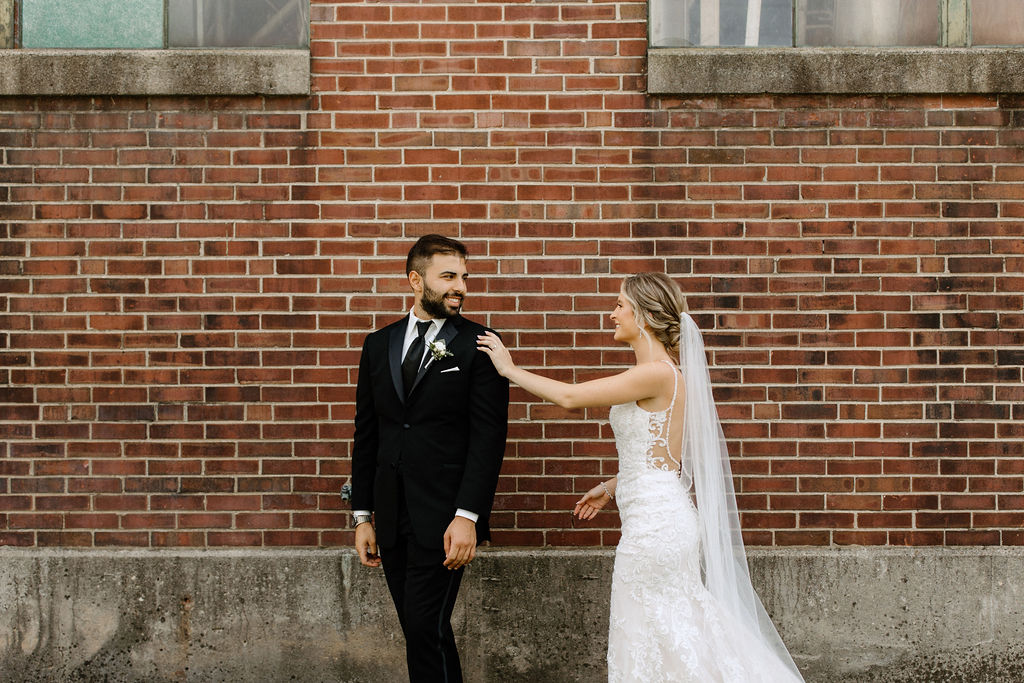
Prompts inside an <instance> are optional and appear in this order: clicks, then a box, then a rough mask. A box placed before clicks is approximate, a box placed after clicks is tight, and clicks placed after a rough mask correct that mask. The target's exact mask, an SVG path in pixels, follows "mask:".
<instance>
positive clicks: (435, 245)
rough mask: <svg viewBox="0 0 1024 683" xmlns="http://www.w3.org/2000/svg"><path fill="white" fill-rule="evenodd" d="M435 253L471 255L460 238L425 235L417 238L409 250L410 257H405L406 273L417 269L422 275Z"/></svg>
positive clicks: (463, 256)
mask: <svg viewBox="0 0 1024 683" xmlns="http://www.w3.org/2000/svg"><path fill="white" fill-rule="evenodd" d="M434 254H456V255H458V256H461V257H462V258H466V257H467V256H469V251H468V250H467V249H466V245H465V244H463V243H462V242H460V241H458V240H453V239H452V238H451V237H445V236H444V235H435V234H431V235H424V236H423V237H421V238H419V239H418V240H416V244H414V245H412V249H410V250H409V257H408V258H407V259H405V274H406V275H408V274H409V273H411V272H412V271H414V270H415V271H416V272H417V273H419V274H420V275H423V274H424V271H425V270H426V269H427V262H428V261H430V259H432V258H433V257H434Z"/></svg>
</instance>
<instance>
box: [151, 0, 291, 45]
mask: <svg viewBox="0 0 1024 683" xmlns="http://www.w3.org/2000/svg"><path fill="white" fill-rule="evenodd" d="M167 43H168V46H169V47H307V46H308V45H309V0H168V3H167Z"/></svg>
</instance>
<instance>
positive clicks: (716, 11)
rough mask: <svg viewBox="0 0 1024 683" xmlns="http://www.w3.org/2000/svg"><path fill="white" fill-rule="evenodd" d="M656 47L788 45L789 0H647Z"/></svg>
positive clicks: (791, 41) (790, 17)
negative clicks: (648, 1)
mask: <svg viewBox="0 0 1024 683" xmlns="http://www.w3.org/2000/svg"><path fill="white" fill-rule="evenodd" d="M650 12H651V17H650V24H651V26H650V32H651V44H652V45H654V46H656V47H686V46H693V45H702V46H739V45H748V46H758V45H760V46H786V47H788V46H791V45H792V44H793V39H792V35H793V11H792V0H651V3H650Z"/></svg>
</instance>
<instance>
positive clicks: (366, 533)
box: [356, 522, 380, 567]
mask: <svg viewBox="0 0 1024 683" xmlns="http://www.w3.org/2000/svg"><path fill="white" fill-rule="evenodd" d="M356 552H358V553H359V561H360V562H362V563H363V565H364V566H366V567H379V566H380V555H378V554H377V532H376V531H374V529H373V524H372V523H371V522H363V523H362V524H360V525H359V526H357V527H356Z"/></svg>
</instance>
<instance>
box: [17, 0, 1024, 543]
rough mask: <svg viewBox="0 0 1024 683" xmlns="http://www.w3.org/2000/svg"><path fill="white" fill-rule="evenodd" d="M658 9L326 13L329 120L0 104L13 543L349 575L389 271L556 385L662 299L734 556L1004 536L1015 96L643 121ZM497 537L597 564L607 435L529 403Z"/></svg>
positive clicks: (749, 102)
mask: <svg viewBox="0 0 1024 683" xmlns="http://www.w3.org/2000/svg"><path fill="white" fill-rule="evenodd" d="M645 16H646V6H645V5H644V4H643V3H642V2H626V1H617V2H607V3H583V2H551V3H526V2H508V3H503V4H489V3H483V2H481V3H444V2H440V3H430V4H425V3H424V4H420V3H408V2H393V3H386V4H381V3H376V2H365V3H364V2H351V3H332V2H318V1H316V0H314V3H313V6H312V17H313V44H312V52H313V72H314V78H313V94H312V96H311V97H310V98H308V99H304V98H299V99H282V98H222V99H218V98H198V99H179V98H134V99H133V98H105V97H97V98H91V99H80V98H79V99H74V98H3V99H0V148H2V152H0V153H2V165H0V200H2V201H0V219H2V222H0V234H2V236H3V241H2V243H0V253H2V255H3V257H2V258H3V260H2V264H0V273H2V280H0V434H2V446H0V544H7V545H28V546H31V545H38V546H50V545H61V546H111V545H125V546H181V545H185V546H225V545H250V546H251V545H268V546H283V545H310V546H313V545H323V546H334V545H345V544H348V543H349V542H350V539H351V537H350V531H348V530H347V515H346V514H344V512H343V509H344V506H343V504H342V503H341V501H340V499H339V497H338V495H337V490H338V487H339V486H340V485H341V484H342V483H343V482H344V481H345V480H346V479H347V476H348V472H349V461H348V459H347V455H348V451H349V446H350V438H351V434H352V425H351V419H352V416H353V398H354V382H355V366H356V363H357V360H358V354H359V347H360V343H361V341H362V338H363V336H364V335H365V334H366V332H367V331H368V330H370V329H372V328H373V327H376V326H379V325H382V324H384V323H386V322H389V321H391V320H393V319H395V318H396V317H397V316H398V315H400V314H401V313H402V312H403V311H404V310H406V309H407V307H408V306H409V305H410V298H409V296H408V294H407V289H406V286H405V285H404V283H403V278H402V277H401V271H402V270H403V265H404V255H405V252H406V250H407V249H408V246H409V244H410V243H411V241H412V240H413V239H414V238H415V237H416V236H418V235H419V234H422V233H424V232H429V231H440V232H445V233H447V234H450V235H454V236H458V237H460V238H462V239H463V240H465V241H466V242H467V243H468V244H469V246H470V249H471V251H472V258H471V261H470V268H471V271H472V273H473V284H472V290H471V293H470V297H469V298H468V301H467V315H470V316H473V317H476V318H478V319H482V320H484V321H486V322H488V323H489V324H491V325H493V326H495V327H497V328H499V329H501V330H503V331H504V332H505V333H506V335H507V338H508V339H509V340H510V341H511V342H512V345H513V346H515V347H516V348H517V351H516V356H517V358H518V360H519V361H520V362H521V363H523V364H525V365H527V366H543V367H545V368H546V369H547V371H548V372H549V373H550V374H552V375H554V376H558V377H560V378H565V379H571V378H575V379H587V378H591V377H596V376H599V375H601V374H602V373H605V372H608V371H610V370H612V369H614V368H616V367H619V366H622V365H624V364H626V363H627V362H628V361H629V358H630V354H629V353H628V351H627V350H624V349H622V348H616V347H615V346H614V343H613V342H612V341H611V329H610V325H609V324H608V321H607V316H606V314H607V313H608V312H609V311H610V309H611V306H612V304H613V301H614V296H615V292H616V291H617V289H618V285H619V280H620V278H621V277H622V275H624V274H628V273H632V272H636V271H641V270H648V269H652V270H665V271H667V272H669V273H670V274H672V275H673V276H674V277H676V278H677V280H678V281H679V282H680V284H681V285H682V286H683V287H684V289H685V290H686V291H687V292H688V293H689V294H690V297H689V303H690V307H691V310H692V311H693V312H694V314H695V317H696V318H697V320H698V322H699V323H700V324H701V326H702V327H703V328H704V329H705V330H707V336H706V339H707V343H708V347H709V350H710V353H711V357H712V360H713V363H714V370H713V374H714V380H715V383H716V386H715V391H716V396H717V398H718V400H719V405H720V412H721V415H722V417H723V419H724V421H725V423H726V424H725V428H726V432H727V435H728V437H729V438H730V443H731V448H732V454H733V457H734V459H733V468H734V472H735V473H736V475H737V490H738V491H740V494H741V495H740V498H741V501H740V505H741V507H742V508H743V510H744V511H745V512H744V514H743V520H744V524H745V526H746V529H747V532H748V541H749V542H751V543H756V544H778V545H790V544H810V545H827V544H849V543H861V544H869V545H870V544H939V545H941V544H947V545H957V544H993V545H998V544H1006V545H1010V544H1021V543H1024V532H1022V530H1021V527H1022V525H1024V460H1022V459H1021V458H1020V457H1019V456H1021V455H1022V454H1024V447H1022V446H1021V443H1022V437H1024V428H1022V427H1021V424H1022V423H1021V418H1022V417H1024V409H1022V399H1024V388H1022V383H1021V380H1022V376H1021V373H1022V366H1024V352H1022V351H1021V350H1020V346H1021V342H1022V341H1024V315H1022V313H1021V310H1022V307H1024V275H1022V271H1024V240H1022V232H1024V231H1022V228H1021V219H1022V217H1024V189H1022V187H1024V186H1022V184H1021V181H1022V180H1024V170H1022V169H1024V167H1022V164H1021V162H1022V161H1024V132H1022V130H1021V123H1022V122H1024V98H1022V97H1019V96H991V97H978V96H971V97H849V96H820V97H773V96H759V97H730V96H722V97H708V98H687V97H680V98H649V97H647V96H646V94H645V91H644V64H645V63H644V55H645V35H646V26H645ZM513 401H514V403H513V406H512V409H511V416H510V418H511V428H510V433H511V437H512V440H511V442H510V444H509V448H508V452H507V456H506V460H505V467H504V470H503V472H504V474H503V478H502V480H501V484H500V491H499V495H498V498H497V501H496V511H495V515H494V521H495V523H496V526H497V527H498V531H497V533H496V534H495V541H496V542H497V543H500V544H514V545H541V544H552V545H594V544H612V543H614V542H615V540H616V526H617V517H616V516H615V515H614V514H605V515H603V517H601V518H599V520H598V521H597V522H591V523H579V522H577V523H575V524H573V522H572V520H571V518H570V515H569V513H568V510H569V509H571V507H572V503H573V501H575V500H576V498H577V497H578V495H579V493H580V492H581V491H585V490H586V489H588V488H590V486H592V485H593V484H594V483H595V482H596V481H597V479H598V477H599V476H607V475H610V474H612V473H614V471H615V469H616V468H615V462H614V450H613V444H612V442H611V440H610V430H609V427H608V425H607V423H606V422H605V418H606V415H607V411H606V410H588V411H579V412H570V411H564V410H560V409H558V408H554V407H552V406H548V405H542V404H537V403H534V402H532V401H531V400H530V398H529V397H528V396H527V395H526V394H524V393H523V392H521V391H519V390H514V392H513Z"/></svg>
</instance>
